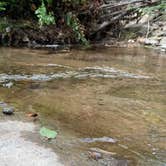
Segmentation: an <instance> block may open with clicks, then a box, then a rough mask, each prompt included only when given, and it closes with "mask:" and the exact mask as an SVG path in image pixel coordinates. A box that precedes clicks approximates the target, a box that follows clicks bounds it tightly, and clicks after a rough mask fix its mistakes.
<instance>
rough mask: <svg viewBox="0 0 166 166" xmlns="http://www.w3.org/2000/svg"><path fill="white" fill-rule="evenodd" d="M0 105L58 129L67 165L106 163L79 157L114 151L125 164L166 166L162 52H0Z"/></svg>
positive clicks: (165, 68)
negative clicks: (90, 151) (92, 150)
mask: <svg viewBox="0 0 166 166" xmlns="http://www.w3.org/2000/svg"><path fill="white" fill-rule="evenodd" d="M0 101H4V102H5V103H8V104H10V105H11V106H13V107H15V108H16V112H17V113H18V114H26V113H27V112H37V113H39V115H40V123H42V124H44V125H49V126H52V127H53V128H56V129H57V130H59V131H60V132H59V133H60V135H61V136H62V137H63V139H62V140H63V141H60V142H59V144H60V145H59V146H60V147H63V146H64V147H65V149H63V148H62V150H59V153H60V156H61V159H62V160H65V162H66V165H104V164H103V163H102V162H100V161H98V162H96V161H95V162H91V161H89V160H88V159H87V158H86V157H87V156H86V155H85V156H84V155H83V156H82V153H85V154H86V153H87V151H88V149H90V148H100V149H103V150H105V151H109V152H112V153H115V154H116V155H115V156H113V157H115V158H116V159H120V161H121V160H123V161H124V160H125V161H126V160H127V161H128V165H133V166H137V165H138V166H140V165H141V166H153V165H154V166H165V165H166V55H164V53H163V55H162V54H159V53H157V52H155V51H152V50H148V49H141V48H131V49H125V48H111V49H99V50H91V51H81V50H80V51H78V50H73V51H71V52H68V53H56V54H55V53H53V52H49V51H41V50H29V49H9V48H0ZM103 138H107V140H108V138H110V139H112V140H116V141H115V142H109V141H104V139H103ZM80 140H90V142H86V141H84V142H82V141H80ZM93 140H97V141H93ZM101 140H102V141H101ZM55 144H56V143H55ZM53 148H54V149H55V150H57V148H55V147H54V146H53ZM65 156H66V157H65ZM67 156H68V157H67ZM80 158H81V160H80ZM71 159H72V163H70V162H71ZM105 162H106V161H105ZM109 162H110V161H109ZM106 163H107V165H111V164H108V162H106ZM113 164H114V165H116V164H117V162H115V161H114V160H113V161H112V165H113ZM122 165H126V162H122Z"/></svg>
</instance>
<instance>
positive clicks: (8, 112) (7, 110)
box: [2, 107, 14, 115]
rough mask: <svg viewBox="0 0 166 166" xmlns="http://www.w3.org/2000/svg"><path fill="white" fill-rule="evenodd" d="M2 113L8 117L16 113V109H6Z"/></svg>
mask: <svg viewBox="0 0 166 166" xmlns="http://www.w3.org/2000/svg"><path fill="white" fill-rule="evenodd" d="M2 112H3V113H4V114H6V115H12V114H13V113H14V108H12V107H5V108H3V109H2Z"/></svg>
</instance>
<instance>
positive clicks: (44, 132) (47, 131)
mask: <svg viewBox="0 0 166 166" xmlns="http://www.w3.org/2000/svg"><path fill="white" fill-rule="evenodd" d="M40 135H41V136H43V137H47V138H48V139H53V138H56V136H57V132H56V131H54V130H50V129H47V128H46V127H42V128H41V129H40Z"/></svg>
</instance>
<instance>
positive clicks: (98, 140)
mask: <svg viewBox="0 0 166 166" xmlns="http://www.w3.org/2000/svg"><path fill="white" fill-rule="evenodd" d="M81 142H85V143H93V142H108V143H116V142H117V140H116V139H113V138H111V137H101V138H83V139H81Z"/></svg>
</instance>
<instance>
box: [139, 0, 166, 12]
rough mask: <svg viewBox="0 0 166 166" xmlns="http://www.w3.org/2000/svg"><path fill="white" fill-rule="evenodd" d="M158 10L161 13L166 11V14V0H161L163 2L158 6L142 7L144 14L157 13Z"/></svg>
mask: <svg viewBox="0 0 166 166" xmlns="http://www.w3.org/2000/svg"><path fill="white" fill-rule="evenodd" d="M156 11H160V12H161V13H163V14H164V13H165V14H166V1H165V0H161V2H160V3H159V4H158V5H156V6H150V7H145V8H142V9H141V12H142V13H143V14H146V13H148V14H152V13H155V12H156Z"/></svg>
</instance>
